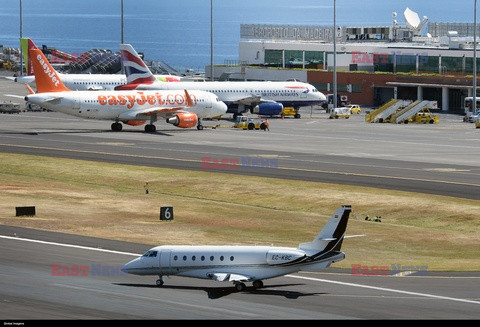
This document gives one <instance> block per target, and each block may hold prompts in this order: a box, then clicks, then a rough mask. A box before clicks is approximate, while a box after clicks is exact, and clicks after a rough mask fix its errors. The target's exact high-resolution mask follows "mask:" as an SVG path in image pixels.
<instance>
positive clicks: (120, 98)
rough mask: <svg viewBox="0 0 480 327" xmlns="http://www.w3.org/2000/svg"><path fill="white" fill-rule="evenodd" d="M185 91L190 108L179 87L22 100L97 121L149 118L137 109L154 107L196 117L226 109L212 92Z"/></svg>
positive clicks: (45, 95)
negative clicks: (181, 108)
mask: <svg viewBox="0 0 480 327" xmlns="http://www.w3.org/2000/svg"><path fill="white" fill-rule="evenodd" d="M189 94H190V97H191V99H192V102H193V106H191V107H187V100H186V98H185V92H184V91H183V90H175V91H173V90H172V91H161V90H158V91H97V92H93V91H71V92H47V93H37V94H30V95H28V96H26V97H25V100H26V101H28V102H31V103H34V104H38V105H40V106H41V107H43V108H45V109H50V110H53V111H58V112H63V113H65V114H68V115H73V116H77V117H82V118H89V119H99V120H121V121H122V120H133V119H138V120H140V119H150V115H149V114H143V115H139V116H138V115H137V112H141V111H142V110H145V109H148V108H157V107H162V108H167V109H168V108H172V109H175V108H179V107H185V110H186V111H189V112H192V113H195V114H196V115H197V116H198V117H199V118H207V117H215V116H219V115H222V114H224V113H225V112H226V106H225V104H224V103H222V102H221V101H219V100H218V98H217V97H216V96H215V95H214V94H211V93H208V92H203V91H191V92H190V93H189ZM172 112H173V111H172ZM135 115H137V116H135ZM159 116H162V113H159Z"/></svg>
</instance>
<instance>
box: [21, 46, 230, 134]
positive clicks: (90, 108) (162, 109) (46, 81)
mask: <svg viewBox="0 0 480 327" xmlns="http://www.w3.org/2000/svg"><path fill="white" fill-rule="evenodd" d="M28 51H29V55H30V57H31V59H32V65H33V71H34V73H35V79H36V85H37V92H38V93H37V94H35V93H34V91H33V90H32V89H31V88H30V87H29V86H28V84H26V85H27V87H28V89H29V91H30V94H29V95H27V96H26V97H25V101H27V102H31V103H34V104H38V105H40V106H41V107H43V108H46V109H50V110H53V111H59V112H63V113H66V114H69V115H73V116H78V117H82V118H90V119H100V120H113V121H114V123H113V124H112V126H111V127H112V130H114V131H120V130H122V124H121V123H125V124H129V125H132V126H138V125H143V124H144V123H145V122H146V121H147V120H149V121H150V123H149V124H147V125H146V126H145V131H146V132H155V130H156V127H155V125H154V124H153V123H154V122H155V121H157V119H158V118H160V117H161V118H164V119H166V121H167V123H170V124H173V125H174V126H177V127H180V128H191V127H194V126H197V128H198V129H203V126H202V124H201V118H209V117H216V116H220V115H222V114H225V112H226V110H227V106H226V105H225V104H224V103H223V102H221V101H220V100H219V99H218V97H217V96H216V95H214V94H212V93H209V92H204V91H190V92H188V91H187V90H183V89H180V90H179V89H176V90H167V91H160V90H159V91H97V92H92V91H72V90H70V89H69V88H67V87H66V86H65V84H64V83H63V82H62V81H61V79H60V76H59V75H58V74H57V72H56V71H55V70H54V69H53V67H52V66H51V64H50V63H49V62H48V60H47V58H46V57H45V55H44V54H43V52H42V51H41V50H40V49H38V48H37V47H36V46H35V45H34V44H33V43H32V44H31V45H30V47H29V50H28Z"/></svg>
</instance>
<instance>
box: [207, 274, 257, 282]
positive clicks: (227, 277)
mask: <svg viewBox="0 0 480 327" xmlns="http://www.w3.org/2000/svg"><path fill="white" fill-rule="evenodd" d="M209 276H210V278H212V279H213V280H216V281H219V282H224V281H229V282H248V281H251V280H252V278H251V277H248V276H243V275H239V274H231V273H221V272H216V273H212V274H209Z"/></svg>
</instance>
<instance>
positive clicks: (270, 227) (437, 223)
mask: <svg viewBox="0 0 480 327" xmlns="http://www.w3.org/2000/svg"><path fill="white" fill-rule="evenodd" d="M147 181H148V186H149V194H146V192H145V189H144V186H145V183H146V182H147ZM0 196H1V197H2V201H1V203H0V224H3V225H13V226H23V227H30V228H37V229H43V230H51V231H59V232H66V233H72V234H82V235H88V236H95V237H103V238H109V239H118V240H125V241H132V242H139V243H145V244H150V245H161V244H259V245H270V244H274V245H278V246H292V247H296V246H297V245H298V243H301V242H305V241H309V240H311V239H313V237H315V235H316V234H317V233H318V231H319V229H320V227H321V226H322V225H323V224H324V223H325V221H326V220H327V219H328V218H329V217H330V215H331V214H332V213H333V212H334V211H335V209H336V208H338V207H339V206H340V205H343V204H350V205H352V208H353V211H352V215H351V218H350V222H349V225H348V227H347V234H348V235H360V234H361V235H363V234H365V235H366V236H363V237H355V238H347V239H346V240H345V241H344V242H343V249H344V251H345V253H346V260H344V261H342V262H340V263H338V264H335V266H336V267H347V268H350V267H351V265H352V264H362V265H368V266H373V265H378V266H380V265H387V266H389V267H390V266H391V265H392V264H402V265H414V266H417V265H418V266H425V265H426V266H428V267H429V270H479V269H480V257H479V255H478V254H479V253H480V237H479V236H480V219H479V218H480V214H479V212H480V203H479V201H474V200H466V199H458V198H454V197H445V196H435V195H427V194H418V193H409V192H400V191H390V190H378V189H373V188H366V187H354V186H346V185H333V184H325V183H316V182H304V181H294V180H285V179H272V178H262V177H250V176H237V175H229V174H223V173H219V172H211V171H208V172H194V171H183V170H173V169H163V168H149V167H137V166H129V165H119V164H109V163H98V162H89V161H80V160H67V159H59V158H48V157H39V156H27V155H14V154H2V165H1V167H0ZM24 205H25V206H26V205H34V206H36V208H37V215H36V216H35V217H15V207H16V206H24ZM161 206H173V207H174V220H173V221H170V222H166V221H160V220H159V212H160V207H161ZM367 215H368V216H370V217H373V216H381V217H382V222H381V223H379V222H371V221H365V217H366V216H367Z"/></svg>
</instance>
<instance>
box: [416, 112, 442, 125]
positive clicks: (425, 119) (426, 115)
mask: <svg viewBox="0 0 480 327" xmlns="http://www.w3.org/2000/svg"><path fill="white" fill-rule="evenodd" d="M410 121H412V122H414V123H423V124H427V123H428V124H433V123H438V121H439V120H438V116H437V115H434V114H432V113H430V112H429V111H423V112H418V113H416V114H415V116H413V117H412V118H411V119H410Z"/></svg>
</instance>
